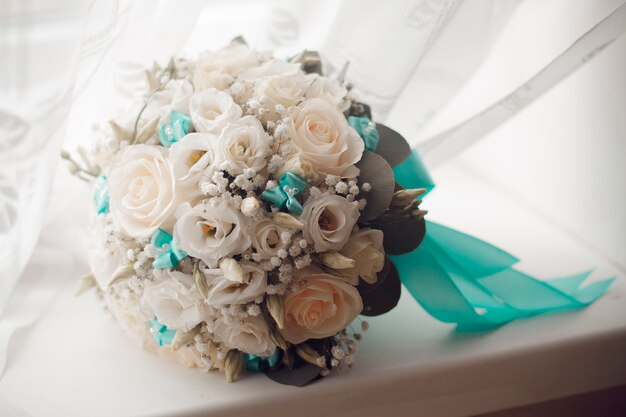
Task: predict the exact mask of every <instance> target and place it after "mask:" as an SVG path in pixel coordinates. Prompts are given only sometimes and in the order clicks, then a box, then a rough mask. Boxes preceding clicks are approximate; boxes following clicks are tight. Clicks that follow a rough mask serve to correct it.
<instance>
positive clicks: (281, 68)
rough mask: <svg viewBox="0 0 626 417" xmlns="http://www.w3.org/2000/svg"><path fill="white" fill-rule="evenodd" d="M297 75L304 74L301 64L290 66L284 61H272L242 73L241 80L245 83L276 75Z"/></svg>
mask: <svg viewBox="0 0 626 417" xmlns="http://www.w3.org/2000/svg"><path fill="white" fill-rule="evenodd" d="M296 74H302V70H301V69H300V64H290V63H289V62H285V61H283V60H282V59H270V60H269V61H267V62H265V63H263V64H262V65H260V66H258V67H256V68H251V69H249V70H247V71H244V72H242V73H241V74H240V75H239V78H240V79H241V80H245V81H258V80H260V79H262V78H266V77H272V76H274V75H296Z"/></svg>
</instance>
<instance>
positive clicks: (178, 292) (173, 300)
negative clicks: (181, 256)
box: [141, 269, 208, 331]
mask: <svg viewBox="0 0 626 417" xmlns="http://www.w3.org/2000/svg"><path fill="white" fill-rule="evenodd" d="M154 277H155V280H154V282H153V281H146V286H145V288H144V292H143V296H142V299H141V305H142V308H143V310H144V311H145V312H146V313H148V314H152V315H154V316H156V318H157V319H158V320H159V322H161V323H162V324H164V325H166V326H167V327H168V328H170V329H174V330H179V329H180V330H183V331H189V330H191V329H193V328H194V327H195V326H196V325H197V324H199V323H200V322H202V321H204V319H205V317H207V315H208V313H207V309H206V304H205V303H204V298H203V297H202V295H201V294H200V292H199V291H198V290H197V289H196V287H195V284H194V280H193V278H192V277H191V275H187V274H184V273H182V272H179V271H173V270H170V269H155V270H154Z"/></svg>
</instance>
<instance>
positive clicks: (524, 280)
mask: <svg viewBox="0 0 626 417" xmlns="http://www.w3.org/2000/svg"><path fill="white" fill-rule="evenodd" d="M393 170H394V174H395V178H396V181H397V182H398V184H400V185H402V186H403V187H405V188H426V189H427V190H428V191H430V190H431V189H432V188H433V187H434V183H433V181H432V179H431V178H430V175H428V171H427V170H426V167H425V166H424V163H423V162H422V160H421V158H420V156H419V154H418V153H417V151H413V153H412V154H411V155H410V156H409V157H408V158H407V160H406V161H404V162H403V163H401V164H400V165H398V166H396V167H395V168H394V169H393ZM422 197H423V196H422ZM390 258H391V260H392V261H393V263H394V265H395V266H396V268H397V270H398V274H399V276H400V280H401V281H402V283H403V284H404V286H405V287H406V289H407V290H408V291H409V293H410V294H411V295H412V296H413V298H414V299H415V300H416V301H418V302H419V303H420V304H421V305H422V307H424V309H425V310H426V311H427V312H428V313H429V314H430V315H432V316H433V317H435V318H436V319H438V320H441V321H443V322H447V323H455V324H457V328H458V329H459V330H484V329H489V328H493V327H497V326H500V325H503V324H505V323H508V322H510V321H512V320H516V319H520V318H524V317H531V316H534V315H537V314H542V313H548V312H553V311H562V310H569V309H575V308H583V307H585V306H587V305H589V304H591V303H593V302H594V301H595V300H596V299H598V297H600V296H601V295H602V294H604V292H605V291H606V290H607V288H608V287H609V286H610V285H611V282H613V279H614V278H609V279H604V280H601V281H597V282H594V283H592V284H589V285H586V286H582V284H583V282H584V281H585V279H586V278H587V277H588V276H589V272H585V273H581V274H574V275H570V276H566V277H561V278H553V279H549V280H540V279H536V278H534V277H532V276H530V275H528V274H524V273H522V272H521V271H518V270H516V269H515V267H514V266H515V264H516V263H517V262H518V260H517V258H515V257H514V256H512V255H510V254H508V253H507V252H505V251H503V250H502V249H500V248H497V247H495V246H493V245H490V244H489V243H487V242H485V241H482V240H480V239H477V238H475V237H472V236H469V235H466V234H464V233H461V232H458V231H456V230H454V229H450V228H448V227H444V226H442V225H440V224H437V223H434V222H431V221H427V222H426V236H425V237H424V241H423V242H422V243H421V245H420V246H419V247H418V248H417V249H416V250H414V251H413V252H409V253H407V254H404V255H395V256H390Z"/></svg>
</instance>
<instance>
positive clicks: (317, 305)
mask: <svg viewBox="0 0 626 417" xmlns="http://www.w3.org/2000/svg"><path fill="white" fill-rule="evenodd" d="M298 282H299V284H300V285H299V286H298V287H297V288H298V289H297V290H295V291H292V292H288V293H287V294H286V295H285V301H284V302H285V327H284V328H283V329H282V334H283V336H284V337H285V339H286V340H287V341H289V342H291V343H301V342H304V341H305V340H307V339H321V338H324V337H330V336H333V335H335V334H337V333H338V332H340V331H341V330H343V329H345V328H346V326H348V325H349V324H350V323H351V322H352V320H354V319H355V318H356V316H357V315H359V313H360V312H361V310H362V309H363V302H362V301H361V296H360V295H359V292H358V291H357V290H356V288H354V287H353V286H352V285H350V284H348V283H346V282H344V281H342V280H341V279H338V278H337V277H335V276H333V275H329V274H325V273H323V272H321V271H319V270H318V269H316V268H313V267H309V268H306V269H304V270H302V271H301V272H300V274H299V276H298Z"/></svg>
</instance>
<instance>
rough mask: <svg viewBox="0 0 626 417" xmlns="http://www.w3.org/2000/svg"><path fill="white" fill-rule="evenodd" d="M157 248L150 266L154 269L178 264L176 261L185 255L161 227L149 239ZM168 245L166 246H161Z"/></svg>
mask: <svg viewBox="0 0 626 417" xmlns="http://www.w3.org/2000/svg"><path fill="white" fill-rule="evenodd" d="M150 243H152V244H153V245H154V247H155V248H156V250H157V257H156V258H155V259H154V263H153V264H152V266H153V267H154V268H155V269H159V268H173V267H175V266H176V265H178V262H179V261H180V260H181V259H183V258H185V257H186V256H187V252H185V251H184V250H182V249H180V248H179V247H178V245H177V244H176V242H174V238H173V237H172V235H170V234H169V233H167V232H166V231H165V230H163V229H158V230H157V231H156V232H154V235H152V240H151V241H150ZM166 245H168V247H167V248H163V246H166Z"/></svg>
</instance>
